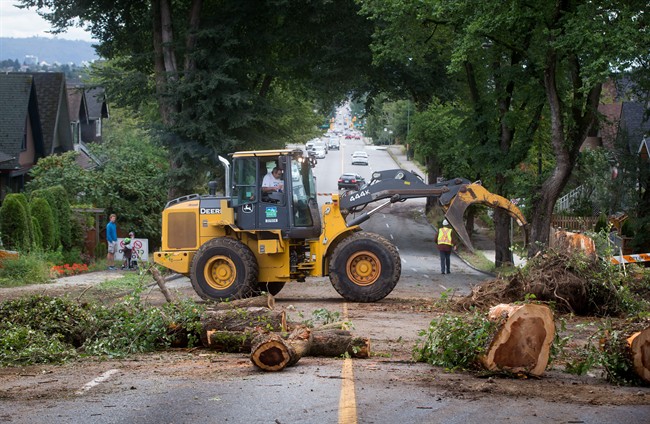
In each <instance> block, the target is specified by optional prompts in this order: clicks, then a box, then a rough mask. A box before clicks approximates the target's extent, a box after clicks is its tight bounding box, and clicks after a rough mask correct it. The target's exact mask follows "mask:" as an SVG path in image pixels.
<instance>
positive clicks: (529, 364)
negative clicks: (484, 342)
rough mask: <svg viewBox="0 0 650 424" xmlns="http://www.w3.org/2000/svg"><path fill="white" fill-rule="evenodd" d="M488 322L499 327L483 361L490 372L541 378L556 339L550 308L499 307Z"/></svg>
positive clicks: (494, 309) (502, 305)
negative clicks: (497, 324) (495, 323)
mask: <svg viewBox="0 0 650 424" xmlns="http://www.w3.org/2000/svg"><path fill="white" fill-rule="evenodd" d="M488 319H489V320H491V321H495V322H498V323H499V326H498V328H497V330H496V332H495V334H494V337H493V338H492V342H491V343H490V345H489V347H488V349H487V350H486V353H485V355H483V356H482V357H481V358H480V360H481V363H482V364H483V366H484V367H485V368H486V369H488V370H491V371H507V372H512V373H524V374H528V375H534V376H540V375H542V373H543V372H544V370H545V369H546V365H547V364H548V358H549V353H550V348H551V343H552V342H553V338H554V337H555V322H554V321H553V313H552V312H551V310H550V309H549V308H548V307H547V306H543V305H535V304H523V305H512V304H508V305H506V304H500V305H497V306H494V307H493V308H491V309H490V312H489V313H488Z"/></svg>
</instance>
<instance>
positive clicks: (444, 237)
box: [438, 227, 454, 246]
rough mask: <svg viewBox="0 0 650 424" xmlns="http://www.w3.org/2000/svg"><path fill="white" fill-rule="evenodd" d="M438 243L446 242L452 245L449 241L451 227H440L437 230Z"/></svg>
mask: <svg viewBox="0 0 650 424" xmlns="http://www.w3.org/2000/svg"><path fill="white" fill-rule="evenodd" d="M438 244H448V245H450V246H453V245H454V244H453V243H452V242H451V228H448V227H442V228H441V229H440V230H438Z"/></svg>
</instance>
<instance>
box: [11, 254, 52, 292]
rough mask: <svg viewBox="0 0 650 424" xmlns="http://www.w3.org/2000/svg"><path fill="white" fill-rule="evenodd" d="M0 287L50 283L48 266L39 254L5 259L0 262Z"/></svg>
mask: <svg viewBox="0 0 650 424" xmlns="http://www.w3.org/2000/svg"><path fill="white" fill-rule="evenodd" d="M0 266H1V268H0V287H15V286H24V285H27V284H42V283H47V282H48V281H50V266H49V265H48V263H47V261H46V260H45V258H44V257H43V254H42V253H40V252H30V253H24V254H20V255H19V256H18V258H10V257H6V258H4V259H2V260H1V261H0Z"/></svg>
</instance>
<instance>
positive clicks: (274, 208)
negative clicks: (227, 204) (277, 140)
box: [231, 149, 321, 239]
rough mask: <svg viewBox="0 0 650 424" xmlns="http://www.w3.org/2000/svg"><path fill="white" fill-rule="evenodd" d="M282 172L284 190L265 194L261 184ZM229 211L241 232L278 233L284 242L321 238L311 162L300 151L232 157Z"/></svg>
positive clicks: (260, 152)
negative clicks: (269, 176)
mask: <svg viewBox="0 0 650 424" xmlns="http://www.w3.org/2000/svg"><path fill="white" fill-rule="evenodd" d="M274 167H278V168H280V169H281V170H282V176H281V177H280V179H281V180H282V184H283V190H282V191H281V192H270V193H267V192H264V191H263V190H262V181H263V180H264V176H265V175H266V174H267V173H270V172H271V170H272V169H273V168H274ZM231 187H232V197H231V198H232V202H231V203H232V207H233V209H234V210H235V222H236V224H237V226H238V227H239V228H240V229H242V230H281V231H282V235H283V237H285V238H292V239H297V238H300V239H306V238H314V237H318V236H320V233H321V218H320V212H319V207H318V203H317V200H316V187H315V180H314V175H313V173H312V165H311V161H310V160H309V158H308V157H304V156H303V152H302V151H301V150H289V149H287V150H262V151H252V152H237V153H234V154H233V165H232V180H231Z"/></svg>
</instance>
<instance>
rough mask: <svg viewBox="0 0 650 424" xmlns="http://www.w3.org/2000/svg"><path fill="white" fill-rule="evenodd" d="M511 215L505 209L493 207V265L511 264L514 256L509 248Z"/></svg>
mask: <svg viewBox="0 0 650 424" xmlns="http://www.w3.org/2000/svg"><path fill="white" fill-rule="evenodd" d="M511 219H512V218H511V217H510V215H508V214H507V213H506V212H505V211H503V210H501V209H499V208H496V209H494V248H495V253H494V265H495V266H496V267H500V266H503V265H508V264H513V263H514V258H513V256H512V251H511V250H510V246H511V245H512V244H511V240H510V226H511Z"/></svg>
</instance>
